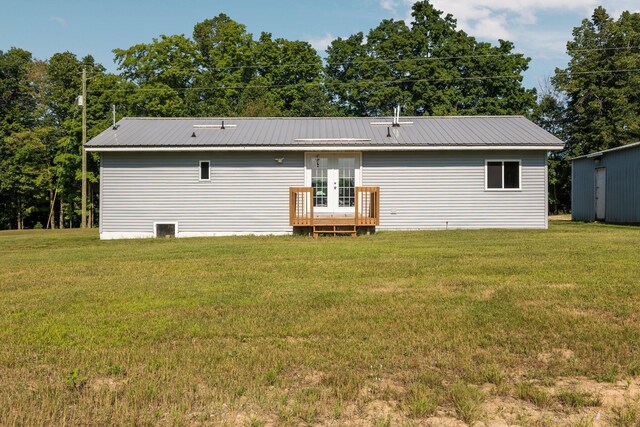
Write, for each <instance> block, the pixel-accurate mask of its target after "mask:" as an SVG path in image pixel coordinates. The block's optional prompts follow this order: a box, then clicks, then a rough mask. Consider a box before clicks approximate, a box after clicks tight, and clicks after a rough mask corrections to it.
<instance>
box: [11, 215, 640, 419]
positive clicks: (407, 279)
mask: <svg viewBox="0 0 640 427" xmlns="http://www.w3.org/2000/svg"><path fill="white" fill-rule="evenodd" d="M639 251H640V229H639V228H633V227H616V226H604V225H596V224H575V223H569V222H567V223H558V224H552V226H551V228H550V229H549V230H548V231H544V230H525V231H523V230H479V231H447V232H444V231H439V232H398V233H391V232H389V233H378V234H377V235H372V236H361V237H358V238H356V239H352V238H326V239H320V240H318V241H314V240H312V239H309V238H306V237H300V236H292V237H231V238H211V239H166V240H135V241H106V242H102V241H99V240H98V238H97V233H96V232H95V231H93V230H89V231H79V230H73V231H66V230H63V231H46V230H45V231H24V232H15V231H14V232H0V343H1V344H0V424H2V425H5V424H22V425H43V424H65V423H66V424H120V425H122V424H128V425H130V424H138V425H156V424H167V425H168V424H177V425H180V424H182V425H185V424H201V423H212V424H220V423H226V424H228V425H238V424H244V425H263V424H265V423H266V424H269V423H276V424H290V425H298V424H299V423H309V424H314V423H330V422H334V423H337V424H338V425H339V424H342V423H344V422H346V421H348V420H349V418H350V417H354V416H360V415H362V414H365V413H366V412H367V410H368V409H367V408H369V407H370V406H371V405H372V404H375V403H376V401H380V400H382V401H389V402H391V401H396V402H399V403H398V405H397V408H399V409H398V410H399V411H402V413H403V414H404V416H406V417H412V418H416V417H418V418H420V417H426V416H430V415H432V414H434V413H435V412H436V406H437V408H438V409H437V410H439V411H445V412H447V413H451V414H457V415H458V417H460V418H461V419H466V420H467V421H469V422H473V421H474V420H476V419H478V418H479V417H482V412H481V408H479V407H480V406H481V402H482V399H483V398H484V394H483V392H481V391H480V389H479V388H478V387H480V386H482V385H483V384H484V383H486V382H489V383H492V384H496V385H501V387H502V389H508V388H506V387H507V385H509V384H511V386H512V387H513V390H516V391H514V392H513V393H517V387H516V384H520V383H521V382H522V379H523V378H528V379H534V380H536V381H543V380H545V379H550V378H551V379H553V378H556V377H580V376H586V377H588V378H594V379H603V380H606V381H609V380H615V379H616V378H623V377H626V376H630V375H637V371H638V368H637V367H638V366H640V365H639V364H640V354H639V352H638V346H637V343H638V342H640V315H639V313H640V283H639V280H638V278H639V277H640V262H639V258H638V254H639ZM563 350H570V351H571V352H572V353H571V354H572V357H570V358H566V357H561V354H562V351H563ZM541 353H544V354H546V355H547V356H545V357H540V354H541ZM383 380H384V381H392V382H393V384H394V388H393V391H389V389H385V388H384V387H378V386H377V385H378V384H380V382H381V381H383ZM516 397H517V395H516ZM567 399H569V398H568V397H567ZM569 400H571V399H569ZM560 404H562V402H560ZM567 405H568V406H572V405H575V402H573V401H569V402H568V403H567ZM623 418H624V419H625V420H626V419H630V418H631V416H629V415H624V416H623V415H621V416H620V419H623ZM371 419H372V418H371ZM377 419H379V420H386V419H387V416H386V415H384V414H382V415H379V416H378V418H377ZM634 419H635V418H634ZM385 422H386V421H385ZM632 422H633V421H632ZM621 423H622V422H621ZM625 425H627V424H625Z"/></svg>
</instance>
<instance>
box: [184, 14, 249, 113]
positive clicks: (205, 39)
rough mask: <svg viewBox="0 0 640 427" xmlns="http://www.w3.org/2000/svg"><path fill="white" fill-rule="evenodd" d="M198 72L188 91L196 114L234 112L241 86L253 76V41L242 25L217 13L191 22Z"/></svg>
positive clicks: (236, 107) (247, 82)
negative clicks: (196, 21) (198, 21)
mask: <svg viewBox="0 0 640 427" xmlns="http://www.w3.org/2000/svg"><path fill="white" fill-rule="evenodd" d="M193 40H194V42H195V44H196V46H197V49H198V53H199V55H198V65H199V67H200V73H199V74H198V75H197V76H196V78H195V83H194V86H195V88H196V89H194V90H193V91H190V96H191V98H190V99H189V103H188V105H189V108H190V110H191V111H193V113H194V115H197V116H216V115H236V114H237V112H238V108H239V104H240V98H241V96H242V92H243V89H244V88H245V87H246V86H247V85H249V83H250V82H251V80H252V79H253V77H254V76H255V62H254V55H253V47H254V45H255V41H254V40H253V36H252V35H251V34H250V33H247V30H246V27H245V26H244V25H242V24H239V23H237V22H236V21H234V20H233V19H231V18H230V17H229V16H227V15H225V14H223V13H222V14H220V15H218V16H216V17H215V18H213V19H206V20H204V21H202V22H200V23H198V24H196V25H195V27H194V29H193Z"/></svg>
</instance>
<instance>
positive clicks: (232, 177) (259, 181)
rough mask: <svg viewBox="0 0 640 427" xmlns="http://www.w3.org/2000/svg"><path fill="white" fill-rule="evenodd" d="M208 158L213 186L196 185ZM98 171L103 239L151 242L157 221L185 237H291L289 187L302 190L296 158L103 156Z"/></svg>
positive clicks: (271, 155) (292, 155)
mask: <svg viewBox="0 0 640 427" xmlns="http://www.w3.org/2000/svg"><path fill="white" fill-rule="evenodd" d="M281 157H284V158H285V159H284V161H283V162H282V163H278V162H277V161H275V158H281ZM203 158H208V159H210V162H211V163H210V180H211V182H201V181H199V180H198V179H194V177H199V174H200V170H199V162H200V160H202V159H203ZM101 170H102V176H101V188H102V192H101V203H100V214H101V224H100V225H101V233H102V237H103V238H112V237H153V233H154V225H153V224H154V223H156V222H157V223H162V222H177V223H178V225H179V236H183V237H184V236H196V235H215V234H220V235H224V234H247V233H255V234H282V233H291V231H292V229H291V227H289V187H290V186H302V185H304V159H303V153H293V152H292V153H277V155H276V154H274V153H268V152H261V153H255V152H254V153H231V152H229V153H207V155H206V157H205V156H203V154H202V153H103V154H102V164H101Z"/></svg>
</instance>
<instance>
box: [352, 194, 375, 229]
mask: <svg viewBox="0 0 640 427" xmlns="http://www.w3.org/2000/svg"><path fill="white" fill-rule="evenodd" d="M355 215H356V225H362V226H374V225H380V187H356V212H355Z"/></svg>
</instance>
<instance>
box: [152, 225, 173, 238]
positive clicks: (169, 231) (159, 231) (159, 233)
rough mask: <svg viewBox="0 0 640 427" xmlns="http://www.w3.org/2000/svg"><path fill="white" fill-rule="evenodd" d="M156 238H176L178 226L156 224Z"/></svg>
mask: <svg viewBox="0 0 640 427" xmlns="http://www.w3.org/2000/svg"><path fill="white" fill-rule="evenodd" d="M156 237H176V225H175V224H156Z"/></svg>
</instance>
